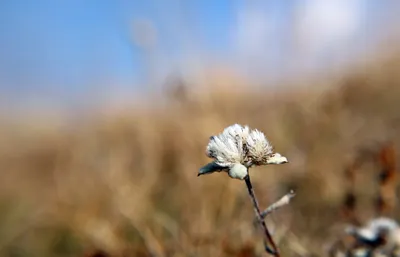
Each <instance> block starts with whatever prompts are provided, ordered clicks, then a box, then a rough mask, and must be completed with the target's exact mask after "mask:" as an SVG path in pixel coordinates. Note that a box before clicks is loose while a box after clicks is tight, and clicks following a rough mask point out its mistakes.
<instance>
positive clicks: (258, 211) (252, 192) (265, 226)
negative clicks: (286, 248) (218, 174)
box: [244, 175, 280, 257]
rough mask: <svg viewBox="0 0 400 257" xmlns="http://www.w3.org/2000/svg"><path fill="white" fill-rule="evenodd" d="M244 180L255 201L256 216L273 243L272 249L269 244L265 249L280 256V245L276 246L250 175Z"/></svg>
mask: <svg viewBox="0 0 400 257" xmlns="http://www.w3.org/2000/svg"><path fill="white" fill-rule="evenodd" d="M244 180H245V182H246V186H247V190H248V192H249V195H250V198H251V200H252V202H253V206H254V212H255V213H256V217H257V219H258V221H259V222H260V224H261V227H262V229H263V231H264V234H265V237H266V238H267V240H268V242H269V243H270V244H271V247H272V249H270V248H269V247H268V246H267V244H265V249H266V251H267V252H268V253H270V254H273V255H275V256H277V257H280V254H279V251H278V247H277V246H276V244H275V242H274V240H273V238H272V236H271V233H270V232H269V230H268V228H267V224H265V221H264V219H263V218H262V216H261V212H260V207H259V205H258V201H257V198H256V195H255V193H254V190H253V186H252V184H251V181H250V176H249V175H247V176H246V177H245V179H244Z"/></svg>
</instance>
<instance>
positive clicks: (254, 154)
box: [246, 129, 274, 165]
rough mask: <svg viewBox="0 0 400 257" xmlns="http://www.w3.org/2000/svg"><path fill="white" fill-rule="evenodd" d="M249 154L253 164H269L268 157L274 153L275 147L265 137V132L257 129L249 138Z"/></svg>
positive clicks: (247, 144)
mask: <svg viewBox="0 0 400 257" xmlns="http://www.w3.org/2000/svg"><path fill="white" fill-rule="evenodd" d="M246 147H247V150H248V153H247V155H248V156H249V159H250V160H251V162H252V164H253V165H263V164H267V160H268V158H269V157H270V156H271V155H272V154H273V153H274V152H273V150H274V149H273V147H272V145H271V144H270V142H269V141H268V140H267V138H266V137H265V135H264V133H262V132H261V131H259V130H257V129H255V130H253V131H251V132H250V135H249V137H248V138H247V143H246Z"/></svg>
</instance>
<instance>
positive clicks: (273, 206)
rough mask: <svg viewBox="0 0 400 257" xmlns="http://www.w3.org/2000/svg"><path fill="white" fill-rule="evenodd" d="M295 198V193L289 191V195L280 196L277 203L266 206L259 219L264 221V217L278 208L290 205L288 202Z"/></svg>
mask: <svg viewBox="0 0 400 257" xmlns="http://www.w3.org/2000/svg"><path fill="white" fill-rule="evenodd" d="M295 196H296V193H295V192H294V191H293V190H290V192H289V193H287V194H286V195H284V196H282V197H281V198H280V199H279V200H278V201H276V202H275V203H273V204H271V205H270V206H268V208H266V209H265V210H264V211H263V212H262V213H261V218H262V219H265V217H267V216H268V215H269V214H270V213H272V212H274V211H276V210H278V209H279V208H281V207H283V206H285V205H287V204H289V203H290V200H292V198H293V197H295Z"/></svg>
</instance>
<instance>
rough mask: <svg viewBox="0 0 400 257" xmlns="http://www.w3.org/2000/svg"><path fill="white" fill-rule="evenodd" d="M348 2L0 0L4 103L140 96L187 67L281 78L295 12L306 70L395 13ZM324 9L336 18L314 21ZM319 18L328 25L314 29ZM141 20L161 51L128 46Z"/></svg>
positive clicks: (0, 89)
mask: <svg viewBox="0 0 400 257" xmlns="http://www.w3.org/2000/svg"><path fill="white" fill-rule="evenodd" d="M353 1H354V3H355V4H353V5H348V4H347V3H345V2H346V1H343V0H337V1H336V2H335V1H333V0H331V1H327V2H331V6H328V7H326V8H325V7H321V4H319V7H318V8H319V9H318V8H314V9H315V10H313V8H309V7H310V6H313V4H315V3H316V2H318V1H316V0H305V1H292V0H290V1H279V0H276V1H271V0H270V1H254V2H251V1H245V0H232V1H229V0H218V1H215V0H214V1H213V0H203V1H202V0H192V1H189V0H187V1H185V0H171V1H156V0H147V1H145V0H140V1H139V0H132V1H128V0H119V1H118V0H87V1H85V0H41V1H40V0H38V1H28V0H26V1H22V0H4V1H0V56H1V58H0V95H2V96H1V97H0V99H3V101H6V102H9V103H11V102H14V103H18V102H19V101H20V102H25V103H26V102H29V101H30V100H32V101H33V102H34V101H38V102H41V101H53V102H57V101H64V102H68V103H69V104H75V103H78V102H80V101H82V98H85V97H87V96H93V97H96V96H102V92H103V93H104V94H107V92H110V89H112V90H111V91H121V92H125V91H129V92H130V91H134V92H135V91H140V90H143V87H144V86H143V85H146V83H149V81H150V82H151V81H153V82H154V83H157V82H158V81H161V80H162V78H163V77H164V76H165V75H167V74H168V73H169V72H171V71H176V70H183V71H184V72H185V71H186V70H185V69H186V68H187V67H188V65H187V64H188V63H193V62H194V63H196V62H198V63H199V64H203V65H204V64H205V63H207V62H212V61H216V60H226V61H227V62H235V63H238V64H239V65H238V66H237V67H236V68H240V69H243V68H244V70H246V69H248V70H250V71H253V70H258V72H259V73H260V74H263V73H265V72H266V70H265V69H267V70H269V71H270V72H269V73H268V72H267V74H279V71H281V72H287V71H286V70H284V69H282V68H283V67H286V66H288V65H289V64H291V63H292V61H291V57H290V56H289V55H288V54H287V53H290V51H288V49H289V48H290V47H289V46H288V45H286V44H285V43H282V42H284V40H285V39H288V33H287V32H288V30H287V28H288V24H291V23H290V22H293V17H294V16H293V10H294V9H295V8H297V9H296V10H300V11H301V10H303V9H304V10H303V11H304V12H303V14H304V15H303V16H301V12H300V16H301V17H302V18H303V19H302V20H301V21H300V22H298V24H303V25H304V26H303V28H300V30H299V31H303V32H307V33H314V32H315V33H314V34H307V37H304V38H307V42H305V41H304V40H303V39H301V38H300V39H296V40H300V41H299V42H302V46H303V45H304V46H305V47H304V49H305V50H304V49H303V50H302V53H303V52H305V53H306V55H305V57H304V56H303V57H302V59H307V60H310V61H309V63H308V64H309V65H310V67H312V66H313V65H315V62H314V61H312V60H314V59H315V58H314V57H312V54H314V55H315V54H316V53H317V50H318V49H320V50H321V51H322V52H323V51H325V52H324V54H325V55H326V49H331V50H332V49H335V46H340V45H341V44H342V45H343V42H348V41H349V40H352V38H353V37H358V38H359V36H360V32H361V34H362V32H363V31H364V32H366V29H367V33H364V34H373V33H375V31H372V28H373V26H372V25H374V24H375V25H376V24H377V21H378V20H379V18H380V16H379V15H380V14H382V13H383V14H385V17H386V16H387V15H386V12H387V10H390V9H391V8H390V7H388V6H389V4H386V5H385V4H378V2H379V3H383V2H385V1H382V2H380V1H361V0H353ZM337 2H340V3H342V5H341V6H340V4H339V9H335V8H334V6H335V5H336V3H337ZM350 2H351V1H350ZM332 3H333V4H332ZM317 5H318V4H316V5H315V6H317ZM303 7H304V8H303ZM305 7H306V8H305ZM385 7H386V9H385ZM329 8H330V9H329ZM340 8H341V9H340ZM346 8H347V9H346ZM321 10H323V11H325V12H327V13H328V14H329V13H330V11H329V10H333V11H332V12H336V14H334V15H330V16H329V15H324V16H323V17H320V16H321V15H320V16H318V13H321ZM346 10H350V11H346ZM304 16H307V17H311V18H310V19H309V20H307V19H304ZM314 16H315V19H316V20H315V19H314ZM327 16H329V17H331V18H330V20H329V19H328V18H329V17H328V18H325V17H327ZM355 16H357V17H356V18H354V19H353V17H355ZM336 17H338V18H336ZM318 19H322V20H324V19H326V21H327V22H330V23H329V24H330V25H325V24H322V25H323V26H321V27H317V26H314V25H315V23H318ZM138 20H139V21H140V20H146V21H150V22H151V23H152V26H154V28H155V29H156V31H157V47H155V48H153V50H152V51H151V52H146V51H144V50H143V49H142V48H140V47H139V46H137V45H136V44H134V42H133V40H132V38H133V35H134V33H133V27H134V26H133V24H135V23H134V22H135V21H138ZM346 22H347V23H346ZM310 24H311V26H314V27H315V28H314V27H313V28H312V29H310V28H309V27H307V26H310ZM360 24H361V25H363V26H364V27H362V26H361V25H360ZM371 24H372V25H371ZM343 28H350V29H349V30H345V29H343ZM351 28H352V30H351ZM313 29H314V30H313ZM325 31H328V32H325ZM303 32H302V33H303ZM331 32H332V33H331ZM346 33H347V34H346ZM303 34H304V33H303ZM364 36H365V35H364ZM313 37H314V39H315V40H314V41H315V42H314V41H311V40H312V39H313ZM301 40H303V41H301ZM341 40H342V41H341ZM364 41H365V40H364ZM364 41H362V42H364ZM285 42H286V41H285ZM289 42H290V40H289ZM296 42H297V41H296ZM304 42H305V43H304ZM341 42H342V43H341ZM360 42H361V41H360ZM303 43H304V44H303ZM289 45H290V44H289ZM315 49H316V50H315ZM338 49H340V50H343V49H342V48H338ZM307 51H308V52H307ZM318 51H319V50H318ZM329 51H330V50H329ZM332 51H333V50H332ZM328 53H329V52H328ZM332 53H334V51H333V52H332ZM285 54H286V55H285ZM319 54H320V53H319V52H318V56H319ZM309 56H310V58H308V57H309ZM332 56H333V54H332ZM313 58H314V59H313ZM318 58H320V57H318ZM318 58H317V59H318ZM317 59H315V60H317ZM149 65H151V67H152V69H151V70H149V67H150V66H149ZM299 66H301V65H299ZM149 72H150V73H149ZM149 74H151V76H149ZM158 79H159V80H158Z"/></svg>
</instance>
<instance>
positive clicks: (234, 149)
mask: <svg viewBox="0 0 400 257" xmlns="http://www.w3.org/2000/svg"><path fill="white" fill-rule="evenodd" d="M206 155H207V156H208V157H209V158H213V159H214V161H213V162H212V163H209V164H207V165H205V166H204V167H202V168H201V169H200V171H199V174H198V175H203V174H208V173H213V172H215V171H226V172H228V174H229V176H231V177H234V178H238V179H243V178H244V177H245V176H246V175H247V169H248V168H249V167H251V166H253V165H267V164H282V163H286V162H288V161H287V159H286V157H284V156H282V155H280V154H279V153H275V152H274V149H273V147H272V145H271V144H270V142H269V141H268V140H267V138H266V137H265V135H264V133H262V132H261V131H259V130H257V129H256V130H250V129H249V127H248V126H242V125H239V124H234V125H232V126H229V127H227V128H225V129H224V130H223V132H222V133H221V134H219V135H217V136H212V137H210V141H209V143H208V145H207V150H206ZM238 164H240V165H238ZM233 167H235V168H234V169H233ZM244 168H245V169H246V173H244V172H243V171H244Z"/></svg>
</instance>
